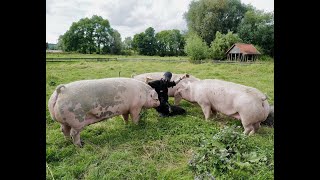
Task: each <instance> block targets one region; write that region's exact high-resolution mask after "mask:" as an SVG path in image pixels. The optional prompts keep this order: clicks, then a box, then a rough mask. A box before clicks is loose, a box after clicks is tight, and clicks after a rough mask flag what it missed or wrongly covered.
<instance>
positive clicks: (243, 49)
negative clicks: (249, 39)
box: [226, 43, 261, 61]
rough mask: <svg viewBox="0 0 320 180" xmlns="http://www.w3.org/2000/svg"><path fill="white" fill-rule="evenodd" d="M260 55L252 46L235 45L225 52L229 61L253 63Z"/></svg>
mask: <svg viewBox="0 0 320 180" xmlns="http://www.w3.org/2000/svg"><path fill="white" fill-rule="evenodd" d="M260 54H261V53H260V52H259V51H258V50H257V49H256V48H255V47H254V46H253V45H252V44H244V43H235V44H234V45H232V46H231V47H230V48H229V49H228V51H227V52H226V55H227V60H230V61H255V60H256V59H258V57H259V55H260Z"/></svg>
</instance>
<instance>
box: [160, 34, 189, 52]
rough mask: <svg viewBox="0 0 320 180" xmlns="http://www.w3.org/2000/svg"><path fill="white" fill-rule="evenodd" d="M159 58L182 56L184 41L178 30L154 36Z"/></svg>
mask: <svg viewBox="0 0 320 180" xmlns="http://www.w3.org/2000/svg"><path fill="white" fill-rule="evenodd" d="M156 40H157V54H158V55H159V56H179V55H183V54H184V52H183V51H184V50H183V49H184V45H185V40H184V38H183V36H182V35H181V34H180V31H179V30H176V29H173V30H164V31H160V32H158V33H157V34H156Z"/></svg>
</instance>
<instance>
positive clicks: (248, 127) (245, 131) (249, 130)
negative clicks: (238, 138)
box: [242, 124, 254, 135]
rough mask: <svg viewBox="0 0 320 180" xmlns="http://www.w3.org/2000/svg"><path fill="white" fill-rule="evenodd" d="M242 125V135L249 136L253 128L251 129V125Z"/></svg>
mask: <svg viewBox="0 0 320 180" xmlns="http://www.w3.org/2000/svg"><path fill="white" fill-rule="evenodd" d="M242 125H243V128H244V132H243V133H244V134H245V135H248V134H249V133H250V134H249V135H251V134H252V133H251V131H253V129H254V127H253V125H252V124H242Z"/></svg>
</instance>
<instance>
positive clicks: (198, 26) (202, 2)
mask: <svg viewBox="0 0 320 180" xmlns="http://www.w3.org/2000/svg"><path fill="white" fill-rule="evenodd" d="M248 8H249V7H247V6H246V5H244V4H242V3H241V2H240V0H199V1H192V2H191V3H190V5H189V10H188V11H187V12H186V13H185V14H184V17H185V19H186V21H187V24H188V28H189V30H190V31H194V32H195V33H197V34H198V35H199V36H200V37H201V38H202V39H204V40H205V42H206V43H207V45H209V44H210V43H211V42H212V41H213V40H214V39H215V34H216V32H217V31H220V32H221V33H223V34H226V33H228V32H229V31H233V32H235V33H236V31H237V27H238V25H239V23H240V22H241V19H242V18H243V17H244V14H245V12H246V11H247V10H248Z"/></svg>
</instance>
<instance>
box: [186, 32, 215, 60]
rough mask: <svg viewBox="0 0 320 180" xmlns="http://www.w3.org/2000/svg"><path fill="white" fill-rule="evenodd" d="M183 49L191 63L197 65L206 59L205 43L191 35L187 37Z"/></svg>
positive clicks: (206, 47) (206, 48) (196, 36)
mask: <svg viewBox="0 0 320 180" xmlns="http://www.w3.org/2000/svg"><path fill="white" fill-rule="evenodd" d="M184 49H185V52H186V53H187V55H188V56H189V57H190V62H192V63H198V62H200V60H202V59H206V58H207V56H208V50H209V48H208V46H207V44H206V42H204V41H203V40H202V39H201V37H199V36H198V35H196V34H193V33H192V34H189V35H188V37H187V39H186V45H185V48H184Z"/></svg>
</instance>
